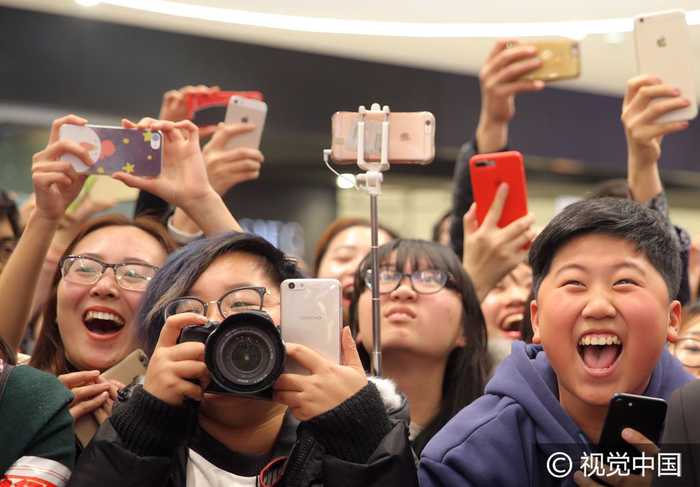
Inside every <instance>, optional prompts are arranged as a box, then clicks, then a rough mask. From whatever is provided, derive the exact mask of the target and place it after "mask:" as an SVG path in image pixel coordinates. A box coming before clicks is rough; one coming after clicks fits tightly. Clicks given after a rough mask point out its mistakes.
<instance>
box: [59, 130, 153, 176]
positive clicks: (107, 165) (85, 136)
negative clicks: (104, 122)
mask: <svg viewBox="0 0 700 487" xmlns="http://www.w3.org/2000/svg"><path fill="white" fill-rule="evenodd" d="M59 138H60V139H61V140H64V139H66V140H71V141H73V142H75V143H77V144H79V145H81V146H82V147H84V148H85V149H87V150H88V153H89V154H90V159H92V161H93V164H92V165H91V166H87V165H86V164H85V163H84V162H83V161H82V160H80V159H78V158H77V157H76V156H75V155H73V154H64V155H63V156H62V157H61V159H63V160H64V161H69V162H70V163H71V164H73V168H74V169H75V170H76V171H77V172H79V173H83V174H97V175H103V174H104V175H111V174H113V173H115V172H118V171H123V172H126V173H129V174H133V175H135V176H157V175H158V174H160V167H161V161H162V159H163V143H164V142H163V134H161V133H160V132H159V131H150V130H139V129H125V128H121V127H105V126H100V125H82V126H81V125H70V124H67V125H63V126H62V127H61V128H60V130H59Z"/></svg>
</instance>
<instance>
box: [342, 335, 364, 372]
mask: <svg viewBox="0 0 700 487" xmlns="http://www.w3.org/2000/svg"><path fill="white" fill-rule="evenodd" d="M342 333H343V335H342V337H341V340H342V341H341V343H340V347H341V348H340V351H341V364H343V365H347V366H348V367H352V368H353V369H356V370H360V371H362V372H363V373H364V371H365V369H364V367H363V365H362V360H360V354H359V353H358V352H357V345H356V344H355V339H354V338H353V337H352V332H350V327H349V326H345V327H343V332H342Z"/></svg>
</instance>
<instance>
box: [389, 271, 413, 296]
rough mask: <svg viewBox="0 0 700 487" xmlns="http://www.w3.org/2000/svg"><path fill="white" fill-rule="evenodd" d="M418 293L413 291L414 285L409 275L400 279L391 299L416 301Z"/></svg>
mask: <svg viewBox="0 0 700 487" xmlns="http://www.w3.org/2000/svg"><path fill="white" fill-rule="evenodd" d="M416 294H417V293H416V291H415V290H414V289H413V283H412V282H411V277H410V276H409V275H403V276H401V278H400V279H399V282H398V285H397V287H396V289H394V290H393V291H392V292H391V299H396V300H404V299H409V300H412V299H416Z"/></svg>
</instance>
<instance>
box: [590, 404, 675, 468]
mask: <svg viewBox="0 0 700 487" xmlns="http://www.w3.org/2000/svg"><path fill="white" fill-rule="evenodd" d="M665 418H666V401H664V400H663V399H659V398H656V397H647V396H638V395H636V394H615V395H614V396H613V398H612V399H611V400H610V407H609V408H608V415H607V416H606V417H605V423H604V424H603V432H602V433H601V435H600V442H599V443H598V448H599V450H600V451H601V452H602V453H603V454H604V458H606V459H607V458H608V457H609V456H610V455H616V456H617V455H620V454H623V453H627V455H628V457H629V458H630V459H632V458H633V457H639V456H641V453H640V452H639V450H637V449H636V448H635V447H634V446H633V445H630V444H629V443H627V442H626V441H625V440H623V439H622V430H623V429H625V428H632V429H633V430H636V431H639V432H640V433H641V434H643V435H644V436H646V437H647V438H649V439H650V440H651V441H653V442H654V444H656V445H658V444H659V440H660V439H661V433H662V432H663V428H664V419H665ZM630 461H631V460H630Z"/></svg>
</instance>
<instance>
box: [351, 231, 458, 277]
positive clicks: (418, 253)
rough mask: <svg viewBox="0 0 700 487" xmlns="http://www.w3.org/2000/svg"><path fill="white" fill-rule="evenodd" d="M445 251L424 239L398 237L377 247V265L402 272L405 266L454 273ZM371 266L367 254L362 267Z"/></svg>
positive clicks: (413, 268)
mask: <svg viewBox="0 0 700 487" xmlns="http://www.w3.org/2000/svg"><path fill="white" fill-rule="evenodd" d="M446 251H449V249H447V248H444V249H443V248H441V247H438V246H436V245H434V244H433V243H432V242H428V241H425V240H409V239H400V240H394V241H393V242H389V243H388V244H386V245H382V246H381V247H380V248H379V259H378V260H379V267H382V268H384V269H387V268H393V269H396V270H397V271H399V272H403V271H404V269H405V268H406V266H410V267H411V269H412V270H414V271H415V270H422V269H438V270H441V271H444V272H447V273H448V274H451V275H455V273H456V272H455V269H453V268H452V267H453V266H451V265H450V261H449V258H448V256H447V255H445V253H446ZM371 266H372V259H371V254H368V256H367V258H366V260H365V265H364V266H363V269H365V270H366V269H369V268H370V267H371Z"/></svg>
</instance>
